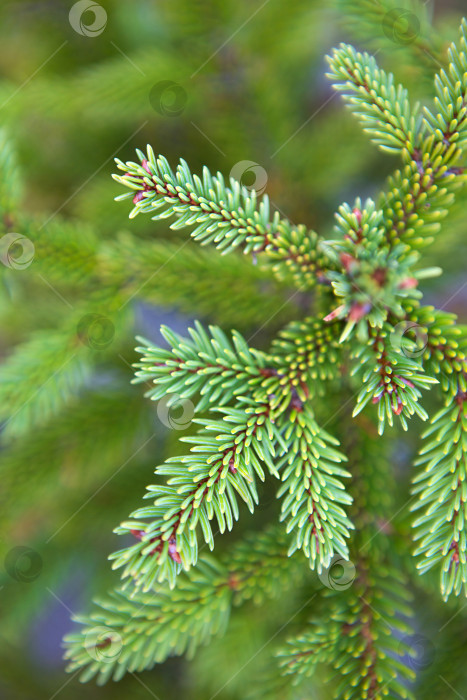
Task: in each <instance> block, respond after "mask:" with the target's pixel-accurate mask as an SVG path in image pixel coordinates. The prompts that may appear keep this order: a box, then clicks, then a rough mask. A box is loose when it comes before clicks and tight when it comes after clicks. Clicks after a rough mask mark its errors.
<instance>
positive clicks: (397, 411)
mask: <svg viewBox="0 0 467 700" xmlns="http://www.w3.org/2000/svg"><path fill="white" fill-rule="evenodd" d="M403 408H404V407H403V405H402V401H401V400H400V399H397V406H396V408H394V406H393V407H392V412H393V413H395V414H396V416H400V414H401V413H402V409H403Z"/></svg>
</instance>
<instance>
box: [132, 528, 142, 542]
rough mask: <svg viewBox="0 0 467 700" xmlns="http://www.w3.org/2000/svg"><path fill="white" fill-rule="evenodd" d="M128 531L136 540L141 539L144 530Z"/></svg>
mask: <svg viewBox="0 0 467 700" xmlns="http://www.w3.org/2000/svg"><path fill="white" fill-rule="evenodd" d="M130 532H131V534H132V535H133V537H136V539H137V540H142V539H143V535H144V532H143V531H142V530H130Z"/></svg>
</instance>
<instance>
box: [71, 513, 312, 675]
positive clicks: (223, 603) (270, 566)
mask: <svg viewBox="0 0 467 700" xmlns="http://www.w3.org/2000/svg"><path fill="white" fill-rule="evenodd" d="M303 571H304V565H303V560H302V559H301V558H300V557H295V558H294V560H292V561H291V560H290V559H288V557H287V537H286V536H285V534H284V533H283V532H282V531H281V529H280V528H278V527H277V526H276V527H274V528H272V527H269V528H267V529H266V530H265V531H264V532H260V533H257V532H255V533H251V534H249V535H247V536H246V537H245V538H244V539H243V540H242V541H240V542H238V543H236V544H235V545H234V546H233V547H232V548H230V551H228V552H225V553H224V554H223V555H222V556H221V557H219V558H218V559H215V558H214V557H213V556H212V555H211V554H206V553H203V554H202V555H201V556H200V559H199V561H198V564H197V566H196V568H192V569H190V570H189V571H188V572H186V573H184V574H182V575H180V576H179V578H178V580H177V587H176V588H175V589H171V588H170V587H169V586H168V585H167V584H165V585H158V586H157V588H156V589H153V590H150V591H148V592H146V593H143V592H141V591H136V592H135V591H133V592H132V593H131V595H130V593H129V591H128V590H116V591H112V592H111V593H110V594H109V595H107V597H106V598H104V599H99V600H97V601H96V608H95V609H94V610H93V611H92V612H91V613H90V614H89V615H78V616H76V617H75V621H76V622H79V623H80V624H81V625H83V626H84V627H83V628H82V629H80V630H79V631H77V632H74V633H71V634H69V635H68V636H67V637H66V639H65V646H66V647H67V651H66V654H65V657H66V658H67V659H68V660H69V666H68V670H69V671H76V670H77V669H83V671H82V674H81V680H82V681H85V680H89V679H90V678H92V677H93V676H95V675H97V676H98V683H100V684H103V683H105V682H106V681H107V680H108V679H109V678H111V677H112V678H113V679H114V680H118V679H119V678H121V677H122V676H123V675H124V674H125V673H127V672H134V671H142V670H144V669H149V668H152V667H153V666H154V664H156V663H161V662H162V661H164V660H165V659H166V658H168V657H169V656H172V655H174V654H177V655H180V654H184V653H186V655H187V656H188V657H192V656H193V654H194V652H195V650H196V649H197V647H198V646H200V645H201V644H205V643H207V642H208V641H209V640H211V639H212V637H214V636H216V635H217V636H218V635H220V634H222V633H223V632H224V630H225V627H226V625H227V623H228V620H229V616H230V613H231V608H232V606H239V605H242V604H243V603H245V602H246V601H249V600H252V601H253V603H254V604H255V605H264V604H265V603H266V602H267V601H268V600H271V599H274V598H278V597H279V596H280V595H283V594H284V591H287V590H290V588H291V587H293V586H294V585H297V584H298V583H299V581H300V579H301V578H302V577H303Z"/></svg>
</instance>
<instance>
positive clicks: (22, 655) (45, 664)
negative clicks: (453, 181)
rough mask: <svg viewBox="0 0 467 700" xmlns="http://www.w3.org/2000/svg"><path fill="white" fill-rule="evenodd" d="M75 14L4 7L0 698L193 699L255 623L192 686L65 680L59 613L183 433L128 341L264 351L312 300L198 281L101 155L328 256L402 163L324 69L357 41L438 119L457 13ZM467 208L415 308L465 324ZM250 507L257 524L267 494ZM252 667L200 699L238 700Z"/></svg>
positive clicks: (115, 2)
mask: <svg viewBox="0 0 467 700" xmlns="http://www.w3.org/2000/svg"><path fill="white" fill-rule="evenodd" d="M76 5H80V7H79V8H78V10H79V12H78V11H75V12H74V14H72V15H70V10H71V9H72V7H74V6H76ZM88 5H89V6H93V7H94V9H92V8H91V9H88V10H85V9H84V10H82V8H83V7H84V5H81V3H75V5H73V3H72V2H71V0H70V1H69V2H63V1H54V0H43V1H42V0H36V1H34V2H28V1H27V0H24V1H16V2H7V1H6V0H3V2H2V3H1V8H0V45H1V47H2V49H1V52H0V127H1V128H2V129H3V131H2V137H1V139H2V140H1V144H0V145H1V147H2V149H3V151H2V153H3V156H2V157H0V161H1V165H2V179H3V181H2V182H0V200H1V207H0V208H1V214H2V221H1V226H2V234H6V233H10V232H12V231H14V232H19V233H21V235H25V236H26V237H27V238H28V240H30V241H32V243H33V246H34V256H33V259H31V264H28V265H25V266H24V269H15V268H12V267H11V266H10V267H9V266H8V265H5V264H3V265H0V286H1V294H0V328H1V330H0V359H1V361H2V363H3V368H1V367H0V418H1V419H2V420H3V421H4V426H5V429H4V441H3V446H2V448H1V450H0V483H1V487H0V546H1V560H2V562H3V564H2V567H1V569H2V570H1V574H0V577H1V578H0V586H1V590H0V601H1V602H0V611H1V623H0V698H2V700H17V699H23V698H24V699H28V700H29V699H32V698H34V699H35V700H42V699H44V700H52V699H53V698H59V700H65V698H69V699H70V700H73V699H74V698H78V697H81V696H82V693H83V692H85V693H86V696H87V697H88V698H89V700H92V699H93V698H107V697H109V698H110V697H112V698H113V699H114V700H119V698H128V697H132V698H148V697H151V696H152V697H159V698H163V699H164V700H166V699H170V698H179V697H184V698H186V699H187V700H191V699H193V700H195V699H197V698H206V697H211V696H213V695H214V693H216V689H217V690H218V689H219V688H221V686H222V678H223V676H222V674H223V673H225V672H226V670H229V671H230V675H232V672H233V671H234V670H235V668H237V667H238V669H240V668H241V667H242V665H243V663H244V660H245V659H247V658H249V656H251V655H252V653H253V652H254V650H255V649H256V648H257V647H259V646H260V644H261V642H260V641H259V642H258V641H257V640H256V638H255V634H252V633H251V630H252V625H251V620H252V619H254V620H255V625H254V626H253V629H256V628H257V629H258V630H260V629H262V628H261V626H262V625H263V626H265V625H267V624H268V623H267V619H266V620H265V617H267V616H264V614H260V613H254V614H256V615H257V619H256V618H252V617H251V615H252V614H253V613H252V611H251V610H249V611H247V612H246V613H244V614H243V616H242V614H239V615H238V616H237V617H236V618H235V620H234V622H233V625H232V630H231V632H229V635H230V636H228V638H227V640H226V641H225V642H224V643H223V645H222V644H221V645H220V646H219V645H217V643H215V644H214V645H213V646H214V647H215V648H213V649H211V650H210V651H208V650H206V651H201V652H200V654H199V655H198V657H197V658H196V660H195V662H194V664H193V665H191V666H187V665H186V664H185V663H184V662H183V661H180V660H171V661H169V662H168V663H166V664H164V665H162V666H161V667H159V668H157V669H155V670H154V671H152V672H147V673H145V674H142V676H141V677H140V678H136V677H133V676H129V677H127V678H126V679H124V680H123V681H122V682H120V683H119V684H117V685H116V684H113V683H111V684H109V685H108V686H107V687H104V688H98V687H96V686H95V685H93V684H92V683H91V684H89V685H88V686H86V688H85V689H84V690H83V687H82V686H81V685H80V683H79V681H78V679H77V678H76V677H72V676H67V675H66V674H65V673H64V664H63V661H62V649H61V639H62V636H63V634H64V633H65V632H67V631H68V630H69V629H70V628H71V623H70V616H71V614H72V613H73V612H78V611H79V610H83V609H86V608H87V607H89V604H90V601H91V598H92V597H93V596H94V595H95V594H97V593H99V592H103V591H105V590H106V589H107V588H108V587H110V586H111V585H112V584H115V583H116V581H117V580H118V577H117V576H115V575H113V574H112V573H111V570H110V565H109V563H108V562H107V561H106V558H107V556H108V554H109V553H110V552H112V551H113V550H115V549H116V548H117V546H118V545H119V544H120V543H118V542H117V541H116V540H117V538H116V536H115V535H113V534H112V529H113V528H114V527H115V526H116V525H117V524H118V523H119V522H120V521H121V520H122V519H124V518H126V516H127V515H128V513H129V512H130V511H131V510H132V509H134V507H136V506H137V505H138V504H139V502H140V498H141V495H142V493H143V491H144V487H145V485H146V484H147V483H149V481H150V479H151V476H152V473H153V469H154V467H155V465H156V464H157V463H158V462H160V461H161V460H162V459H163V458H164V457H165V456H166V455H167V454H168V453H170V452H173V451H174V450H178V449H180V447H179V446H178V443H177V439H178V437H180V431H178V430H177V429H175V430H174V429H170V421H169V422H168V421H164V420H161V418H160V415H158V412H157V410H156V407H155V406H154V405H151V404H150V402H149V401H147V400H145V399H144V397H143V393H144V390H143V388H142V387H140V386H136V387H135V386H132V385H131V384H130V381H131V379H132V376H133V372H132V369H131V364H132V362H134V361H135V359H136V355H135V352H134V345H135V341H134V336H135V335H136V334H137V333H139V334H144V335H146V336H149V337H151V338H155V339H157V338H158V328H159V325H160V323H168V324H169V325H171V326H172V327H175V328H176V329H178V330H183V329H184V328H186V326H187V324H188V323H189V322H190V320H191V319H192V318H195V317H196V318H200V319H202V320H203V321H215V322H216V323H218V324H219V325H221V326H223V327H224V328H226V329H228V328H230V327H236V328H238V329H239V330H240V331H242V332H243V333H245V335H246V337H248V338H251V339H252V343H253V344H255V345H257V346H264V345H265V344H267V342H268V339H269V338H270V337H271V336H272V334H273V333H274V332H275V331H276V330H277V329H278V328H280V327H281V326H282V325H283V324H284V323H286V322H287V321H288V320H289V319H292V318H294V317H297V316H300V315H303V314H304V313H305V311H306V308H307V305H308V303H309V301H308V300H307V298H306V297H305V296H304V295H301V294H295V295H292V292H291V290H290V289H287V288H286V287H281V286H280V285H279V284H278V283H274V282H272V281H271V280H270V279H269V277H268V276H266V275H265V274H264V273H263V272H262V271H261V270H259V269H256V268H255V267H253V266H251V265H250V264H249V263H248V262H247V261H244V260H243V259H241V258H240V257H237V256H231V257H230V258H229V259H227V258H225V259H223V260H222V261H219V264H218V266H213V264H212V259H213V258H211V257H209V258H206V257H203V255H204V254H203V252H202V251H200V252H199V254H198V258H197V262H196V265H193V264H192V260H191V258H185V257H184V255H185V251H184V249H182V250H179V248H180V246H181V244H182V243H183V242H184V240H185V239H186V235H184V234H180V233H178V232H171V231H170V230H169V229H168V228H167V227H166V226H164V224H163V223H157V224H156V223H154V222H152V221H151V220H150V219H149V218H148V217H139V218H137V219H135V220H133V221H131V222H130V221H128V206H127V203H115V202H114V201H113V198H114V197H115V196H116V195H118V194H120V193H121V189H120V187H119V186H118V185H117V184H116V183H115V182H113V181H112V179H111V173H112V172H113V171H114V170H115V167H114V164H113V158H114V157H115V156H118V157H119V158H121V159H123V160H128V159H133V154H134V149H135V148H137V147H140V148H144V146H145V144H146V143H151V144H152V146H153V147H154V150H155V151H156V152H161V153H163V154H164V155H166V156H167V158H168V159H169V161H170V162H171V163H172V164H174V163H176V161H177V160H178V158H179V157H183V158H185V159H186V160H187V161H188V162H189V164H190V166H191V167H192V168H193V170H194V171H197V172H199V170H200V169H201V167H202V166H203V165H204V164H206V165H208V166H209V168H210V169H211V170H213V171H216V170H220V171H222V172H223V173H224V174H225V175H229V174H230V173H232V174H233V175H235V176H236V177H237V178H238V179H240V180H241V181H242V182H243V184H245V185H247V186H252V187H253V186H254V187H255V188H256V189H258V190H260V191H265V192H267V193H268V194H269V196H270V198H271V200H272V202H273V203H274V206H275V207H276V208H278V209H279V210H281V211H282V212H284V214H285V215H286V216H287V217H289V218H290V219H291V220H292V221H294V222H295V223H299V222H303V223H305V224H307V225H308V226H309V227H312V228H315V229H316V230H317V231H319V232H320V233H323V234H326V232H329V237H331V234H332V226H333V214H334V212H335V210H336V208H337V206H338V205H339V204H340V203H342V202H343V201H353V199H354V198H355V197H356V196H361V197H366V196H375V195H376V193H377V192H378V191H379V190H380V189H381V187H382V186H384V180H385V177H386V175H387V174H389V173H390V172H391V171H392V170H393V169H394V168H395V167H397V165H398V163H397V161H396V159H394V158H393V157H391V156H387V155H383V154H381V153H380V152H379V151H378V150H377V149H376V148H375V147H374V146H373V145H372V144H371V143H370V142H369V141H368V139H367V138H366V137H365V135H364V134H362V133H361V131H360V128H359V126H358V125H357V124H356V122H355V121H354V120H353V119H352V118H351V116H350V115H349V113H348V112H347V111H346V110H345V109H344V107H343V106H342V103H341V102H340V100H339V98H338V97H336V96H335V94H334V92H333V91H332V89H331V86H330V84H329V82H328V80H327V79H326V77H325V73H326V63H325V59H324V56H325V54H326V53H328V52H329V51H330V49H331V48H332V47H333V46H334V45H336V44H337V43H338V42H340V41H352V42H353V43H354V44H356V45H357V46H359V47H360V48H362V49H365V50H369V51H371V52H373V53H375V54H376V55H377V59H378V61H379V62H380V63H381V65H382V66H383V67H385V68H388V69H390V70H392V71H393V72H394V73H395V74H396V77H397V79H398V80H400V81H401V82H403V83H404V84H405V85H406V86H407V87H408V88H409V89H410V91H411V94H412V96H413V99H414V100H425V101H427V102H430V100H431V99H432V87H431V86H432V78H433V75H434V73H435V72H436V71H437V70H438V69H439V66H440V63H442V61H443V60H444V58H445V56H446V50H447V46H448V44H449V42H450V41H451V40H452V39H454V38H455V37H457V30H458V25H459V20H460V18H461V16H462V11H463V10H464V11H465V7H464V5H465V3H464V2H463V1H462V0H450V1H448V0H437V1H432V0H428V1H427V2H426V3H425V4H424V5H418V4H417V5H416V6H412V5H411V3H409V2H402V0H401V1H400V2H396V3H394V6H395V7H396V8H399V10H401V8H402V10H403V11H404V12H406V13H409V14H408V15H407V17H408V20H407V22H408V24H407V25H406V26H404V24H403V23H402V25H398V26H397V27H393V26H391V24H390V23H389V24H388V22H387V21H384V17H385V16H386V15H385V13H386V9H385V8H387V6H388V3H387V2H385V3H384V8H383V9H382V10H381V11H373V10H371V11H369V8H370V9H371V7H373V6H374V5H378V3H373V2H367V1H366V0H356V1H355V2H350V1H348V2H346V1H344V0H342V1H339V0H287V2H284V0H248V2H247V1H246V0H199V1H198V2H193V1H192V0H108V1H102V2H101V3H99V5H98V6H97V9H96V3H92V2H89V3H88ZM420 8H422V9H420ZM414 17H415V19H414ZM14 161H16V165H15V163H14ZM13 185H14V187H13ZM10 186H11V188H12V189H14V192H13V193H12V194H11V198H12V201H14V202H15V203H14V204H11V205H10V204H9V202H10V200H9V199H8V198H9V197H10V194H9V190H10ZM5 192H6V194H5ZM5 202H7V204H5ZM466 203H467V195H466V194H463V195H461V196H460V197H459V199H458V202H457V204H456V207H455V211H454V212H453V214H452V215H451V217H450V219H449V221H448V222H447V224H446V225H445V226H444V228H443V231H442V234H441V235H440V236H439V237H438V240H437V241H436V243H435V244H434V245H433V246H432V247H431V248H430V249H429V251H428V253H427V257H426V261H427V264H436V265H441V266H442V267H443V269H444V270H445V272H446V274H445V275H444V276H443V278H442V279H440V280H437V281H433V282H431V283H430V286H427V287H426V288H425V289H424V291H425V293H426V297H425V298H426V299H427V300H428V301H429V302H433V303H436V304H437V305H438V306H443V308H446V309H447V310H451V311H455V312H457V313H458V314H459V315H460V316H461V318H463V320H464V321H465V320H466V312H465V301H466V298H467V277H466V273H465V269H464V268H465V264H464V263H465V259H466V257H465V254H466V224H465V214H464V212H465V206H466ZM116 307H118V311H120V309H123V311H122V313H118V314H116V315H114V312H115V308H116ZM21 353H22V354H21ZM15 357H16V358H18V357H19V358H20V359H21V362H20V361H15ZM404 478H405V477H404V475H403V474H402V475H401V480H403V479H404ZM263 504H264V506H263V509H262V511H261V513H260V516H259V518H260V519H263V520H264V521H266V520H267V519H268V517H269V515H270V511H274V509H275V508H276V506H275V503H274V498H273V494H269V495H266V497H265V498H264V499H263ZM257 524H258V523H257V521H256V522H255V527H256V526H257ZM249 525H250V526H251V523H248V522H247V526H249ZM19 547H23V548H24V549H22V550H20V549H18V548H19ZM280 604H282V605H285V606H286V605H287V601H282V602H281V603H280ZM246 630H249V632H248V636H247V642H245V631H246ZM464 634H465V633H464ZM258 639H261V635H260V634H259V632H258ZM255 643H256V647H255ZM265 653H267V650H266V651H265V652H262V653H261V654H259V655H258V656H257V657H256V658H255V661H254V663H252V664H249V665H247V666H246V667H245V668H244V669H243V670H242V671H241V672H239V674H238V675H237V676H236V677H235V679H234V680H233V681H232V682H231V683H230V684H229V685H228V686H226V687H224V688H223V689H222V690H221V691H220V692H219V693H218V694H217V695H216V697H218V698H219V700H220V699H221V698H225V699H227V698H240V697H241V698H243V697H244V689H245V688H247V687H248V686H249V685H250V684H251V682H252V680H253V679H254V677H255V676H256V675H257V673H258V669H259V668H260V667H261V658H262V656H263V655H264V654H265ZM194 678H196V683H195V682H194ZM464 687H465V686H464ZM444 690H445V692H447V691H448V689H447V688H446V687H445V688H444ZM445 697H448V695H445ZM452 697H456V695H455V694H454V693H453V694H452Z"/></svg>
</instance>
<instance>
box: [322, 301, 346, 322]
mask: <svg viewBox="0 0 467 700" xmlns="http://www.w3.org/2000/svg"><path fill="white" fill-rule="evenodd" d="M344 309H345V306H344V304H341V305H340V306H338V307H337V308H336V309H334V311H331V313H330V314H328V315H327V316H325V317H324V320H325V321H333V320H334V319H335V318H337V317H338V316H339V315H340V314H341V312H342V311H343V310H344Z"/></svg>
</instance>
